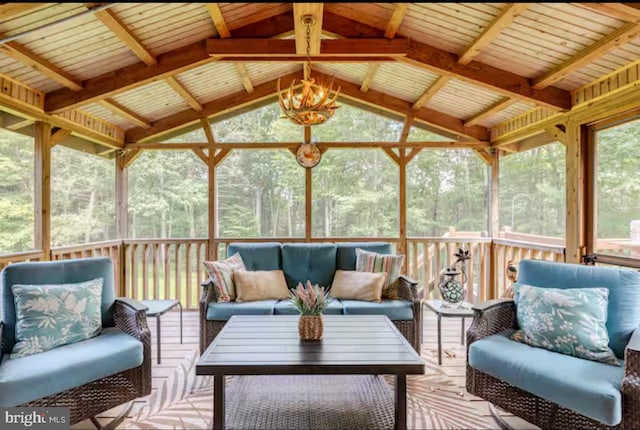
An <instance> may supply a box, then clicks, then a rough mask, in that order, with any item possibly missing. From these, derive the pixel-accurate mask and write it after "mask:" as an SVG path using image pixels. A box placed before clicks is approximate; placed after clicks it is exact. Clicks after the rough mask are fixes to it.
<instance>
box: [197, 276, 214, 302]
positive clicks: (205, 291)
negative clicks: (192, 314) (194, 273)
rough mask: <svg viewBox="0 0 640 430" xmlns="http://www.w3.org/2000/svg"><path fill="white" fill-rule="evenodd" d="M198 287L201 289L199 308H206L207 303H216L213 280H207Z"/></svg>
mask: <svg viewBox="0 0 640 430" xmlns="http://www.w3.org/2000/svg"><path fill="white" fill-rule="evenodd" d="M200 286H201V287H202V294H201V295H200V305H201V306H204V307H205V308H206V307H207V305H208V304H209V303H211V302H217V301H218V290H217V288H216V284H215V282H214V280H213V279H211V278H209V279H207V280H206V281H204V282H203V283H202V284H200Z"/></svg>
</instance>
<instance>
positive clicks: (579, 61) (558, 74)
mask: <svg viewBox="0 0 640 430" xmlns="http://www.w3.org/2000/svg"><path fill="white" fill-rule="evenodd" d="M639 36H640V24H636V23H627V24H625V25H623V26H622V27H620V28H619V29H617V30H616V31H614V32H613V33H611V34H609V35H607V36H605V37H604V38H602V39H601V40H599V41H598V42H596V43H594V44H593V45H591V46H588V47H587V48H585V49H583V50H582V51H580V52H578V53H577V54H576V55H575V56H574V57H573V58H571V59H569V60H568V61H565V62H564V63H562V64H559V65H558V66H556V67H554V68H552V69H551V70H549V71H548V72H547V73H545V74H544V75H542V76H540V77H538V78H536V79H534V80H533V86H532V88H533V89H536V90H541V89H543V88H546V87H548V86H549V85H553V84H554V83H556V82H558V81H560V80H562V79H564V78H565V77H567V76H568V75H569V74H571V73H573V72H574V71H576V70H577V69H579V68H581V67H582V66H584V65H586V64H589V63H591V62H592V61H594V60H596V59H598V58H600V57H601V56H603V55H604V54H606V53H607V52H609V51H612V50H613V49H615V48H617V47H619V46H621V45H624V44H625V43H627V42H630V41H632V40H633V39H635V38H636V37H639Z"/></svg>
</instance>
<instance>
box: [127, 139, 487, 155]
mask: <svg viewBox="0 0 640 430" xmlns="http://www.w3.org/2000/svg"><path fill="white" fill-rule="evenodd" d="M298 146H300V142H263V143H256V142H253V143H248V142H225V143H216V144H215V145H213V146H210V145H209V144H208V143H205V142H193V143H157V142H146V143H127V144H126V145H125V149H128V150H134V149H139V150H164V151H175V150H193V149H201V150H206V149H208V148H213V150H215V151H221V150H236V149H289V150H291V149H293V150H294V152H295V149H296V148H298ZM318 146H319V147H320V150H321V151H323V150H326V149H330V148H335V149H357V148H380V149H383V148H388V149H392V148H407V149H412V148H450V149H467V148H468V149H488V148H489V143H488V142H483V141H440V140H436V141H416V142H367V141H364V142H319V143H318Z"/></svg>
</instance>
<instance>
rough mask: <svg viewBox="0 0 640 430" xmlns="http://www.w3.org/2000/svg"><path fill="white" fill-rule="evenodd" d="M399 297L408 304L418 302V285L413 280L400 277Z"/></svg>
mask: <svg viewBox="0 0 640 430" xmlns="http://www.w3.org/2000/svg"><path fill="white" fill-rule="evenodd" d="M398 297H400V298H401V299H403V300H406V301H408V302H414V303H415V302H417V301H419V298H418V283H417V282H416V281H414V280H413V279H411V278H409V277H407V276H404V275H400V279H399V282H398Z"/></svg>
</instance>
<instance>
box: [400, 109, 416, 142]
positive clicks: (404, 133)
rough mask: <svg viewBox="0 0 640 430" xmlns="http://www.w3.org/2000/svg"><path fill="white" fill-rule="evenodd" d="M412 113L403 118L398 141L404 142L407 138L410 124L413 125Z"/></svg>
mask: <svg viewBox="0 0 640 430" xmlns="http://www.w3.org/2000/svg"><path fill="white" fill-rule="evenodd" d="M414 119H415V118H414V116H413V115H409V116H407V119H405V120H404V124H403V125H402V132H401V133H400V142H406V141H407V139H408V138H409V132H410V131H411V126H412V125H413V120H414Z"/></svg>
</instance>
